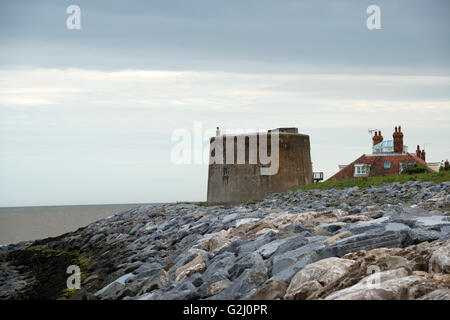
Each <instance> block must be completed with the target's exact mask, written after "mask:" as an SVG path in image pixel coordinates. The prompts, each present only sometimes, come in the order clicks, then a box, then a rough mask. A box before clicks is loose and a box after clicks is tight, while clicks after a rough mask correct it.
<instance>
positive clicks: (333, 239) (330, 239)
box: [323, 231, 353, 246]
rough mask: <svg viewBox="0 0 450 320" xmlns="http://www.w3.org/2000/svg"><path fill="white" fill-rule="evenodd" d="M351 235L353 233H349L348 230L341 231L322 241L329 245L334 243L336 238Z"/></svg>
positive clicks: (339, 238) (340, 238)
mask: <svg viewBox="0 0 450 320" xmlns="http://www.w3.org/2000/svg"><path fill="white" fill-rule="evenodd" d="M352 235H353V233H351V232H350V231H343V232H340V233H338V234H336V235H334V236H332V237H329V238H328V239H326V240H324V241H323V243H324V244H325V245H328V246H329V245H332V244H335V243H336V241H337V240H342V239H344V238H348V237H351V236H352Z"/></svg>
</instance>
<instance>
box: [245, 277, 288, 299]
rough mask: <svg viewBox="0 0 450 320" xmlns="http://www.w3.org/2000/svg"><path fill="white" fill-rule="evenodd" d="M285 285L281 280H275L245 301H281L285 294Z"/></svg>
mask: <svg viewBox="0 0 450 320" xmlns="http://www.w3.org/2000/svg"><path fill="white" fill-rule="evenodd" d="M286 289H287V284H286V282H285V281H283V280H277V281H273V282H271V283H269V284H268V285H266V286H264V287H262V288H261V289H259V290H258V291H256V292H255V293H254V294H252V295H251V296H250V297H248V298H247V300H281V299H283V297H284V295H285V294H286Z"/></svg>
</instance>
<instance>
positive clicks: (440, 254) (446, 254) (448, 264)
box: [429, 242, 450, 273]
mask: <svg viewBox="0 0 450 320" xmlns="http://www.w3.org/2000/svg"><path fill="white" fill-rule="evenodd" d="M429 272H430V273H432V272H438V273H450V242H449V243H447V244H446V245H445V246H442V247H440V248H438V249H437V250H436V251H434V253H433V255H432V256H431V259H430V263H429Z"/></svg>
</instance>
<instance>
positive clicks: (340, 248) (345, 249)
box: [320, 231, 405, 258]
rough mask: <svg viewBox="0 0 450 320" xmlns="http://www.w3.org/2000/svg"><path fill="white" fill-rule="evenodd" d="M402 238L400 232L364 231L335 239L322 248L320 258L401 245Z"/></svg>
mask: <svg viewBox="0 0 450 320" xmlns="http://www.w3.org/2000/svg"><path fill="white" fill-rule="evenodd" d="M404 238H405V236H404V235H402V234H401V233H400V232H394V231H386V232H383V233H381V234H369V233H367V232H366V233H363V234H360V235H355V236H352V237H348V238H345V239H343V240H339V241H337V242H336V244H334V245H332V246H330V247H328V248H326V249H324V250H323V251H322V252H321V254H320V256H321V258H327V257H342V256H344V255H345V254H347V253H350V252H356V251H360V250H371V249H375V248H381V247H386V248H395V247H401V246H402V241H403V240H404Z"/></svg>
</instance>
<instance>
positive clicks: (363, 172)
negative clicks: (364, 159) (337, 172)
mask: <svg viewBox="0 0 450 320" xmlns="http://www.w3.org/2000/svg"><path fill="white" fill-rule="evenodd" d="M369 172H370V164H367V163H357V164H355V173H354V176H355V177H367V176H369Z"/></svg>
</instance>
